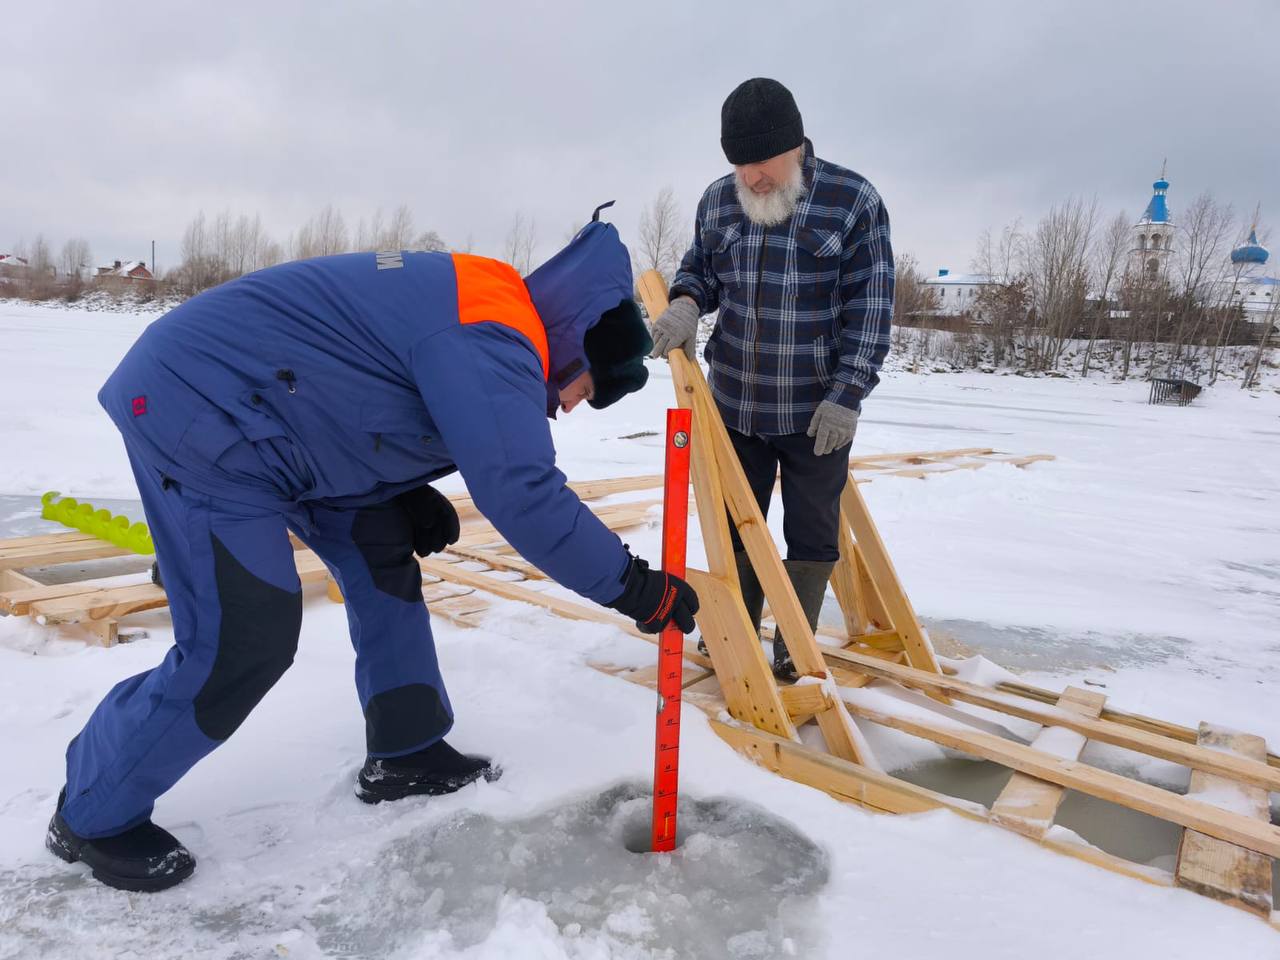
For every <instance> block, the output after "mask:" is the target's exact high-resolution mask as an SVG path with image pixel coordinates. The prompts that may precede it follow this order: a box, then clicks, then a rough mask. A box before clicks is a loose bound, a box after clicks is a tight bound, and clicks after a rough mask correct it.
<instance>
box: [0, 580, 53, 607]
mask: <svg viewBox="0 0 1280 960" xmlns="http://www.w3.org/2000/svg"><path fill="white" fill-rule="evenodd" d="M42 586H44V584H42V583H41V582H40V581H39V580H37V579H36V578H35V577H28V576H27V575H26V574H25V573H20V572H19V571H17V570H0V591H3V592H4V593H5V594H9V593H14V592H16V591H19V590H37V589H39V588H40V587H42ZM0 603H3V599H2V598H0ZM0 610H4V611H5V612H8V611H7V609H6V608H4V607H3V606H0Z"/></svg>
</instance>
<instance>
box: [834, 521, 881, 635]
mask: <svg viewBox="0 0 1280 960" xmlns="http://www.w3.org/2000/svg"><path fill="white" fill-rule="evenodd" d="M839 546H840V559H839V560H837V561H836V565H835V566H834V567H832V569H831V590H832V592H833V593H835V595H836V602H837V603H839V604H840V613H841V614H842V615H843V617H844V631H845V634H846V635H847V636H850V637H856V636H858V635H860V634H863V633H866V632H867V630H868V628H869V627H870V626H871V624H870V616H869V615H868V613H867V601H866V598H864V597H863V595H862V585H861V583H860V582H859V580H858V559H857V556H856V555H855V554H856V551H857V546H856V545H855V544H854V542H853V534H851V533H850V532H849V525H848V524H847V523H846V522H845V521H844V511H843V510H842V511H841V515H840V539H839Z"/></svg>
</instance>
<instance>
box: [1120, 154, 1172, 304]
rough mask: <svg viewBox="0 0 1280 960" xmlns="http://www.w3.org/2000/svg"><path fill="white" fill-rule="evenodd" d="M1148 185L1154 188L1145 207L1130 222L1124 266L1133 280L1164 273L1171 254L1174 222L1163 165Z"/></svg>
mask: <svg viewBox="0 0 1280 960" xmlns="http://www.w3.org/2000/svg"><path fill="white" fill-rule="evenodd" d="M1151 188H1152V190H1154V191H1155V192H1154V193H1153V194H1152V196H1151V200H1150V201H1149V202H1148V203H1147V209H1146V210H1145V211H1144V212H1143V214H1142V218H1141V219H1140V220H1139V221H1138V222H1137V223H1135V224H1134V225H1133V231H1132V237H1133V242H1132V244H1131V246H1130V248H1129V263H1128V270H1127V272H1128V275H1129V277H1130V279H1132V280H1139V279H1143V280H1157V279H1159V278H1161V277H1164V276H1167V274H1168V270H1169V260H1170V259H1171V258H1172V254H1173V237H1174V226H1173V218H1172V217H1171V216H1170V214H1169V200H1168V193H1169V181H1168V180H1166V179H1165V178H1164V170H1163V169H1161V171H1160V179H1159V180H1157V181H1156V182H1155V183H1153V184H1152V185H1151Z"/></svg>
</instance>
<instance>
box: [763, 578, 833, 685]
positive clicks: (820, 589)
mask: <svg viewBox="0 0 1280 960" xmlns="http://www.w3.org/2000/svg"><path fill="white" fill-rule="evenodd" d="M782 565H783V566H784V567H786V568H787V576H788V577H789V578H790V579H791V586H792V587H794V588H795V591H796V599H797V600H799V601H800V609H801V610H803V611H804V615H805V618H806V619H807V620H808V621H809V629H810V630H813V629H816V628H817V626H818V614H819V613H821V612H822V598H823V597H825V596H826V594H827V581H828V580H830V579H831V571H832V570H834V569H835V563H834V562H833V563H827V562H826V561H824V560H784V561H782ZM773 675H774V676H775V677H777V678H778V679H779V680H794V679H795V678H796V667H795V664H794V663H792V662H791V654H790V653H788V652H787V645H786V643H785V642H784V641H783V639H782V631H781V630H780V629H779V630H777V631H775V632H774V635H773Z"/></svg>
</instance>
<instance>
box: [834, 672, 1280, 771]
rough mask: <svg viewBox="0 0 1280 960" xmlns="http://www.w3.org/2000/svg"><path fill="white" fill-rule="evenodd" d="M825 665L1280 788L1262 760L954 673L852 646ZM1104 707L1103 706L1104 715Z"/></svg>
mask: <svg viewBox="0 0 1280 960" xmlns="http://www.w3.org/2000/svg"><path fill="white" fill-rule="evenodd" d="M823 655H824V656H825V657H826V658H827V661H828V662H829V663H833V664H840V665H842V666H845V667H848V668H850V669H853V670H858V671H861V672H864V673H869V674H871V675H872V676H873V677H877V678H879V679H882V680H893V681H895V682H897V683H901V684H903V685H904V686H907V687H914V688H916V689H918V690H924V691H925V692H934V691H936V692H939V693H945V694H947V695H948V696H950V697H952V698H954V699H956V700H963V701H965V702H967V703H972V704H976V705H977V706H980V707H986V708H987V709H989V710H996V711H998V712H1000V713H1007V714H1009V715H1010V716H1014V717H1020V718H1022V719H1023V720H1030V721H1032V722H1033V723H1038V724H1041V725H1042V726H1059V727H1066V728H1067V729H1068V730H1074V731H1076V732H1077V733H1079V734H1083V735H1084V736H1085V737H1087V738H1088V739H1090V740H1097V741H1099V742H1101V743H1109V744H1111V745H1112V746H1114V747H1124V748H1125V749H1128V750H1136V751H1138V752H1139V753H1145V754H1147V755H1148V756H1152V757H1158V758H1159V759H1161V760H1170V761H1172V762H1174V763H1180V764H1183V765H1184V766H1188V767H1192V768H1194V769H1198V770H1204V771H1206V772H1208V773H1216V774H1218V775H1219V776H1224V777H1228V778H1230V779H1233V780H1239V781H1242V782H1244V783H1248V784H1251V785H1253V786H1259V787H1263V788H1265V789H1267V790H1270V791H1280V771H1277V770H1276V769H1275V768H1274V767H1272V766H1269V765H1267V764H1263V763H1259V762H1257V761H1255V760H1250V759H1248V758H1246V757H1238V756H1234V755H1232V754H1229V753H1223V752H1221V751H1218V750H1207V749H1205V748H1204V747H1201V746H1198V745H1196V744H1191V743H1183V742H1182V741H1180V740H1174V739H1172V738H1170V737H1165V736H1161V735H1159V734H1154V733H1149V732H1147V731H1146V730H1143V729H1140V728H1136V727H1131V726H1126V725H1124V724H1119V723H1115V722H1114V721H1110V720H1106V719H1101V718H1100V719H1094V718H1092V717H1085V716H1081V715H1080V714H1078V713H1072V712H1070V711H1067V710H1059V709H1058V708H1056V707H1052V706H1042V705H1041V706H1036V705H1034V704H1033V703H1032V702H1023V700H1022V699H1020V698H1016V697H1012V696H1009V695H1007V694H1004V693H1001V692H1000V691H998V690H992V689H990V688H989V687H983V686H979V685H978V684H975V683H968V682H966V681H964V680H957V679H956V678H954V677H935V676H934V675H933V674H930V673H927V672H926V671H923V670H916V669H914V668H913V667H909V666H904V665H901V664H895V663H887V662H885V661H883V660H877V659H875V658H874V657H868V656H865V655H864V654H860V653H855V652H854V651H852V650H847V649H846V650H837V649H834V648H831V647H824V648H823ZM1105 714H1106V710H1105V709H1104V710H1103V715H1104V717H1105Z"/></svg>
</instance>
